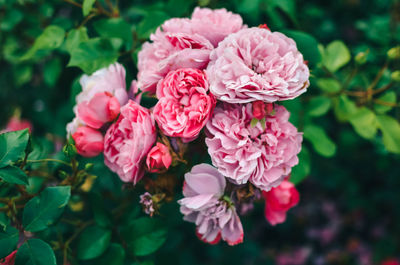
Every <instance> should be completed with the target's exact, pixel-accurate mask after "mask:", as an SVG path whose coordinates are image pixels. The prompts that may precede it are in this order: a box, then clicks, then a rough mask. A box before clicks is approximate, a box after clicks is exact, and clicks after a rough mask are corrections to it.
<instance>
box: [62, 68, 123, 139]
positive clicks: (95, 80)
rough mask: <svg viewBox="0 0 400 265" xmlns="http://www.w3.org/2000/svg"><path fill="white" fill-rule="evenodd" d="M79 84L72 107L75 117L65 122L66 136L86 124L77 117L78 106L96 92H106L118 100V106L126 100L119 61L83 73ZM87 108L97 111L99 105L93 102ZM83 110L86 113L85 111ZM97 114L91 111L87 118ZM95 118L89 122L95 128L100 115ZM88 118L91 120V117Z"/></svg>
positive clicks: (87, 100) (91, 97)
mask: <svg viewBox="0 0 400 265" xmlns="http://www.w3.org/2000/svg"><path fill="white" fill-rule="evenodd" d="M80 84H81V86H82V91H81V92H80V93H79V94H78V95H77V96H76V106H75V107H74V113H75V116H76V117H75V118H74V120H73V121H72V122H70V123H68V124H67V135H68V136H69V135H72V134H73V133H75V132H76V130H77V129H78V128H79V127H80V126H84V125H86V123H85V122H84V121H83V120H81V119H80V118H78V117H77V116H79V115H78V106H79V105H81V103H84V102H85V103H84V105H87V104H88V102H90V101H91V100H92V99H93V98H94V96H95V95H96V94H98V93H104V92H107V93H109V94H111V95H112V96H113V97H115V98H116V99H117V100H118V103H119V105H120V106H123V105H124V104H125V103H126V102H127V101H128V93H127V91H126V85H125V69H124V67H123V66H122V65H121V64H119V63H115V64H112V65H110V66H108V67H105V68H102V69H100V70H97V71H96V72H94V73H93V74H92V75H90V76H88V75H83V76H82V77H81V79H80ZM114 105H115V103H114ZM89 109H94V110H96V111H97V110H99V107H98V106H95V104H92V107H91V108H89ZM87 110H88V109H87ZM85 112H86V114H88V112H87V111H85ZM101 113H103V114H104V109H103V110H101ZM97 115H98V114H95V113H91V114H90V115H88V116H89V117H87V118H92V117H96V116H97ZM96 118H97V119H96V122H94V123H91V124H92V125H94V127H95V128H97V127H98V126H99V120H98V118H100V117H96ZM103 118H104V117H103ZM90 120H91V121H92V122H93V119H90ZM89 126H90V125H89ZM100 126H101V125H100Z"/></svg>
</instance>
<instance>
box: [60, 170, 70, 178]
mask: <svg viewBox="0 0 400 265" xmlns="http://www.w3.org/2000/svg"><path fill="white" fill-rule="evenodd" d="M58 173H59V174H60V177H62V178H66V177H68V173H67V172H65V171H64V170H60V171H58Z"/></svg>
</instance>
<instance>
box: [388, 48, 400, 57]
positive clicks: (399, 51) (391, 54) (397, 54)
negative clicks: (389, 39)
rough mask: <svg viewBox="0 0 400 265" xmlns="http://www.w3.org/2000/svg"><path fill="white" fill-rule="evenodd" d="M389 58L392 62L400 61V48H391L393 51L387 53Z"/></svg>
mask: <svg viewBox="0 0 400 265" xmlns="http://www.w3.org/2000/svg"><path fill="white" fill-rule="evenodd" d="M387 56H388V57H389V59H391V60H397V59H400V46H396V47H393V48H391V49H390V50H389V51H388V52H387Z"/></svg>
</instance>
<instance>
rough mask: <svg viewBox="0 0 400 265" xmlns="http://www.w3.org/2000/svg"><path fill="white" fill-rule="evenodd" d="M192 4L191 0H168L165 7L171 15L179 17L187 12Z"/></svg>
mask: <svg viewBox="0 0 400 265" xmlns="http://www.w3.org/2000/svg"><path fill="white" fill-rule="evenodd" d="M193 4H194V1H193V0H169V1H168V4H167V5H166V7H165V9H166V10H167V13H168V14H170V15H171V16H173V17H181V16H183V15H186V14H188V13H189V11H190V10H191V6H192V5H193ZM177 7H179V8H177Z"/></svg>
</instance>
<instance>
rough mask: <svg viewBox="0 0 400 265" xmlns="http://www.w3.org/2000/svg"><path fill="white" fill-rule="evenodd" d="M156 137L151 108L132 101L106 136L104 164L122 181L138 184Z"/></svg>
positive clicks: (122, 109) (124, 107) (123, 109)
mask: <svg viewBox="0 0 400 265" xmlns="http://www.w3.org/2000/svg"><path fill="white" fill-rule="evenodd" d="M156 137H157V133H156V127H155V122H154V118H153V116H152V115H151V113H150V111H149V110H148V109H146V108H144V107H142V106H140V105H139V104H137V103H136V102H134V101H132V100H129V101H128V103H127V104H126V105H125V106H123V107H122V108H121V114H120V116H119V118H118V121H117V122H116V123H114V124H112V125H111V127H110V128H109V129H108V130H107V133H106V135H105V140H104V163H105V164H106V165H107V166H108V167H109V168H110V169H111V170H112V171H114V172H115V173H117V174H118V176H119V177H120V178H121V180H122V181H125V182H133V184H136V183H137V182H138V181H139V180H140V179H141V178H142V177H143V174H144V161H145V159H146V156H147V154H148V152H149V150H150V149H151V147H152V146H153V144H154V142H155V141H156Z"/></svg>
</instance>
